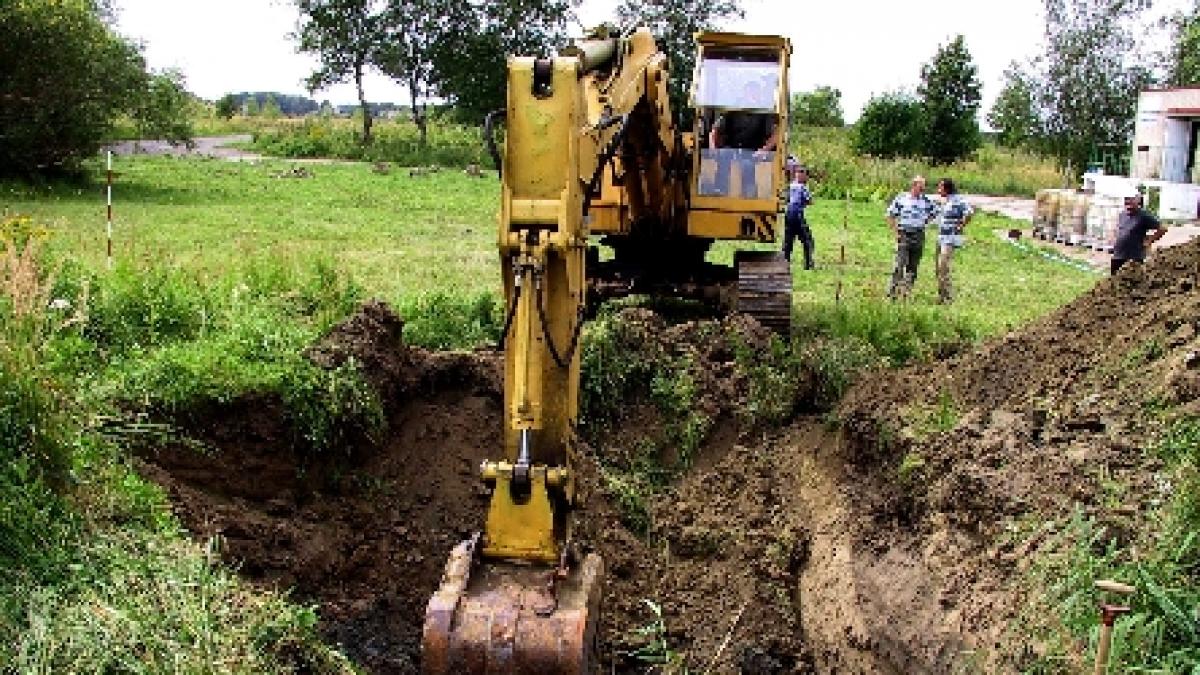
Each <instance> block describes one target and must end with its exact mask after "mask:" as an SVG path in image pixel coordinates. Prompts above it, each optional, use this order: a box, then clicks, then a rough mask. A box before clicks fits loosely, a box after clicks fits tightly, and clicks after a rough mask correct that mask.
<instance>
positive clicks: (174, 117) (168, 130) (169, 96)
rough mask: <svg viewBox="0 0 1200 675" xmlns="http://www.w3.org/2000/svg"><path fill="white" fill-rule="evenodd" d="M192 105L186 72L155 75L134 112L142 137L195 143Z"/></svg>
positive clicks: (137, 102)
mask: <svg viewBox="0 0 1200 675" xmlns="http://www.w3.org/2000/svg"><path fill="white" fill-rule="evenodd" d="M192 103H193V98H192V95H191V94H189V93H188V91H187V86H186V83H185V81H184V77H183V73H181V72H180V71H178V70H175V69H170V70H165V71H163V72H160V73H153V74H151V75H150V78H149V81H148V82H147V85H146V90H145V92H144V93H142V95H141V96H139V97H138V98H137V99H136V102H135V104H134V108H133V110H132V111H131V115H132V117H133V119H134V121H135V122H137V127H138V134H139V135H140V136H141V137H142V138H161V139H164V140H167V141H170V142H172V143H185V144H186V143H191V140H192V124H191V114H190V110H191V107H192Z"/></svg>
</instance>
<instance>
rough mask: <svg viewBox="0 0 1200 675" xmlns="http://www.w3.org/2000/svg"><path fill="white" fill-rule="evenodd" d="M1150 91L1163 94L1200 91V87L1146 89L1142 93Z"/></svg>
mask: <svg viewBox="0 0 1200 675" xmlns="http://www.w3.org/2000/svg"><path fill="white" fill-rule="evenodd" d="M1148 91H1154V92H1161V91H1200V86H1191V87H1146V88H1145V89H1143V90H1142V92H1143V93H1144V92H1148Z"/></svg>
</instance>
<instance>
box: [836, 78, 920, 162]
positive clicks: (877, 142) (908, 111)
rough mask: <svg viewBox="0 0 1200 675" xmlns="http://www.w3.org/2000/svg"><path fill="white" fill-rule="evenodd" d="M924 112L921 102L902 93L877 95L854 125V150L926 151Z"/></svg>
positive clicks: (885, 154) (909, 153)
mask: <svg viewBox="0 0 1200 675" xmlns="http://www.w3.org/2000/svg"><path fill="white" fill-rule="evenodd" d="M925 127H926V123H925V113H924V109H923V108H922V105H921V102H920V101H919V100H918V99H916V98H914V97H912V96H911V95H909V94H906V93H903V92H891V93H886V94H881V95H879V96H874V97H872V98H871V100H869V101H867V105H866V106H865V107H864V108H863V111H862V115H861V116H859V118H858V122H856V123H855V124H854V141H853V142H854V150H855V151H856V152H858V153H859V154H861V155H872V156H875V157H917V156H920V155H922V154H924V148H925Z"/></svg>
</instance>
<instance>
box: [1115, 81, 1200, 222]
mask: <svg viewBox="0 0 1200 675" xmlns="http://www.w3.org/2000/svg"><path fill="white" fill-rule="evenodd" d="M1198 139H1200V87H1175V88H1170V89H1148V90H1146V91H1143V92H1142V93H1141V94H1139V95H1138V112H1137V123H1136V125H1135V128H1134V135H1133V161H1132V162H1131V164H1130V177H1131V178H1134V179H1137V180H1138V181H1139V182H1142V183H1143V184H1145V185H1148V186H1158V187H1159V188H1160V189H1161V190H1162V192H1161V203H1160V204H1161V205H1160V208H1159V211H1160V215H1162V216H1163V217H1166V218H1180V219H1194V218H1197V217H1200V214H1198V213H1197V211H1198V209H1200V206H1198V204H1197V202H1200V147H1198Z"/></svg>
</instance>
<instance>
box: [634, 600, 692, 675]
mask: <svg viewBox="0 0 1200 675" xmlns="http://www.w3.org/2000/svg"><path fill="white" fill-rule="evenodd" d="M642 602H643V603H644V604H645V605H646V607H647V608H648V609H649V610H650V614H651V618H650V620H649V621H648V622H647V623H646V624H645V625H644V626H639V627H637V628H635V629H634V630H633V631H632V632H633V636H632V637H633V640H632V642H633V643H634V644H640V645H641V646H640V647H638V648H637V649H634V650H632V651H630V652H629V653H628V654H626V656H627V657H629V658H631V659H632V660H633V661H635V662H637V663H638V664H640V665H642V666H644V667H650V668H652V670H650V671H648V672H662V673H686V672H687V667H686V666H685V665H684V663H683V654H680V653H679V652H677V651H676V650H675V649H673V648H672V647H671V643H670V641H669V639H668V638H669V634H668V632H667V622H666V619H664V618H663V610H662V604H661V603H657V602H654V601H653V600H650V599H649V598H643V599H642Z"/></svg>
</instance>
